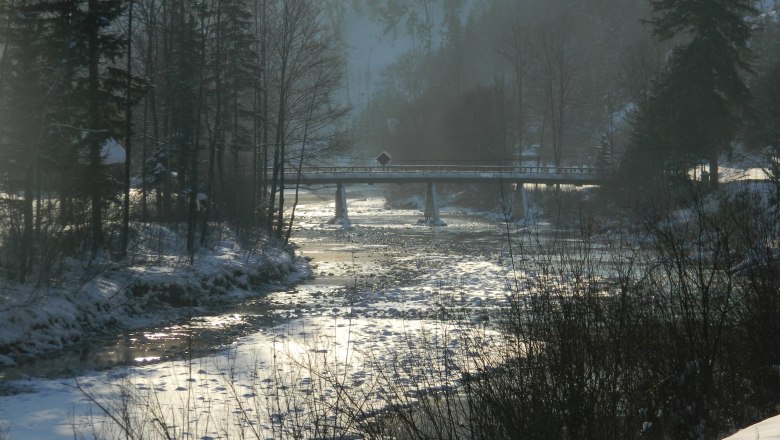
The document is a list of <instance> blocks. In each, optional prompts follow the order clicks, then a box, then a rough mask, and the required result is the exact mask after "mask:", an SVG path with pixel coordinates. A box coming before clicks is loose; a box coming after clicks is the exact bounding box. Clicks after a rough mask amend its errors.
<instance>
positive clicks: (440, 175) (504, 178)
mask: <svg viewBox="0 0 780 440" xmlns="http://www.w3.org/2000/svg"><path fill="white" fill-rule="evenodd" d="M613 172H614V170H612V169H606V168H586V167H548V166H521V167H509V166H459V165H393V166H385V167H353V166H346V167H306V168H303V169H301V170H300V173H299V172H298V171H297V170H293V171H291V170H289V169H288V170H287V171H286V172H285V176H284V178H285V180H286V181H288V182H292V181H298V182H300V183H301V184H328V183H330V184H333V183H335V184H339V183H342V184H343V183H383V182H388V183H414V182H424V183H428V182H442V183H444V182H451V183H475V182H511V183H539V184H548V185H601V184H603V183H604V182H605V181H606V180H607V179H608V178H609V177H611V176H612V175H613Z"/></svg>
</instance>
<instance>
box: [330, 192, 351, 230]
mask: <svg viewBox="0 0 780 440" xmlns="http://www.w3.org/2000/svg"><path fill="white" fill-rule="evenodd" d="M331 223H332V224H335V223H341V224H342V226H344V228H349V226H350V223H349V213H348V212H347V191H346V189H345V188H344V184H343V183H338V184H336V217H334V218H333V220H331Z"/></svg>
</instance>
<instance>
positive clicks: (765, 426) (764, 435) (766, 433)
mask: <svg viewBox="0 0 780 440" xmlns="http://www.w3.org/2000/svg"><path fill="white" fill-rule="evenodd" d="M758 439H762V440H771V439H780V416H774V417H770V418H768V419H766V420H764V421H761V422H758V423H756V424H755V425H753V426H749V427H747V428H745V429H741V430H739V431H738V432H737V433H736V434H734V435H732V436H730V437H726V438H725V439H723V440H758Z"/></svg>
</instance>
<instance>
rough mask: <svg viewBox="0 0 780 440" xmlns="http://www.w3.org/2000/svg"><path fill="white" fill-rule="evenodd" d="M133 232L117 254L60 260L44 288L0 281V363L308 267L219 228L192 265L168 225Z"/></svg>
mask: <svg viewBox="0 0 780 440" xmlns="http://www.w3.org/2000/svg"><path fill="white" fill-rule="evenodd" d="M137 232H138V237H139V239H138V241H137V242H136V243H135V245H134V246H133V247H132V249H131V250H130V252H129V253H128V257H127V258H125V259H123V260H122V261H118V262H117V261H111V259H110V258H108V256H105V255H97V256H96V257H95V258H91V259H89V260H76V259H73V258H65V259H63V261H62V262H61V263H60V264H59V267H58V268H57V270H56V272H57V273H58V275H57V276H56V278H55V279H53V282H52V285H51V287H36V286H34V285H32V284H21V285H20V284H13V283H9V282H7V281H5V280H0V366H13V365H15V363H16V361H18V360H21V359H23V358H29V357H35V356H40V355H43V354H46V353H50V352H53V351H56V350H59V349H62V348H63V347H65V346H67V345H68V344H72V343H76V342H82V341H84V340H86V339H88V338H89V337H90V336H94V335H98V334H102V333H106V332H111V331H116V330H117V329H130V328H142V327H145V326H150V325H154V324H159V323H164V322H171V321H176V320H178V319H181V318H183V317H185V316H187V315H188V314H192V313H197V312H202V311H203V310H204V308H206V307H209V306H215V305H218V304H225V303H229V302H232V301H236V300H239V299H241V298H245V297H250V296H256V295H258V293H259V292H262V291H266V290H268V289H272V288H273V287H274V286H275V285H279V284H285V283H293V282H295V281H297V280H300V279H303V278H306V277H308V276H309V274H310V273H309V271H308V268H307V266H306V264H305V262H303V261H299V260H296V259H295V258H294V257H293V256H292V255H291V254H290V253H289V252H286V251H283V250H280V249H279V248H277V247H273V246H270V245H267V244H258V245H256V246H254V248H253V249H249V250H247V249H243V248H242V247H241V246H239V245H238V244H237V240H236V239H235V236H234V235H232V234H231V233H229V232H226V231H221V233H220V235H221V237H220V238H219V239H218V240H214V241H212V244H211V245H210V246H208V247H207V248H206V249H203V250H201V251H199V253H198V254H197V255H196V256H195V258H194V262H193V264H190V263H189V258H188V257H187V254H186V251H185V250H184V244H183V242H184V240H183V239H182V237H180V236H179V235H177V234H175V233H174V232H172V231H171V230H169V229H167V228H165V227H163V226H155V225H147V226H144V227H141V228H139V230H138V231H137Z"/></svg>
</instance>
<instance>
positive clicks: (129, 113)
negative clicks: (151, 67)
mask: <svg viewBox="0 0 780 440" xmlns="http://www.w3.org/2000/svg"><path fill="white" fill-rule="evenodd" d="M129 3H130V4H129V5H128V8H129V9H128V12H127V87H126V91H125V93H126V96H125V182H124V183H125V188H124V190H125V194H124V196H125V197H124V200H123V203H122V241H121V245H120V251H121V252H122V254H123V255H124V254H125V253H127V243H128V240H129V236H130V171H131V165H132V160H131V158H132V152H133V148H132V145H133V133H132V131H133V103H132V92H133V74H132V67H133V63H132V61H133V58H132V57H133V0H129Z"/></svg>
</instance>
